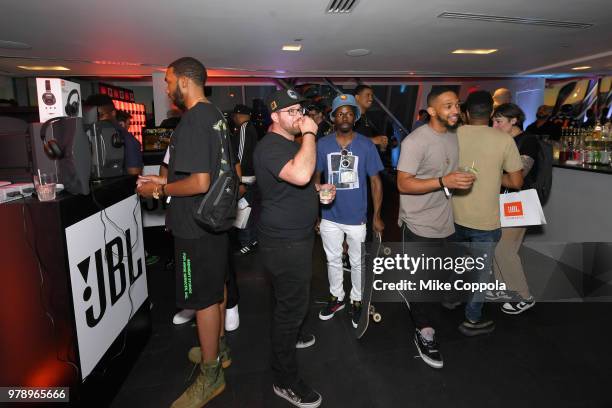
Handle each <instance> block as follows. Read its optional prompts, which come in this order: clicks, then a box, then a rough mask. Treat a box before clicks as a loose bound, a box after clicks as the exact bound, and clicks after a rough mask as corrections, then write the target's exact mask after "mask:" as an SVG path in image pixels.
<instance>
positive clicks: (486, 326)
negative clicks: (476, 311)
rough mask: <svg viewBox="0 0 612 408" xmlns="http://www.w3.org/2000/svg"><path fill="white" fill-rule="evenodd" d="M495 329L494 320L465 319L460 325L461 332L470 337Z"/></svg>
mask: <svg viewBox="0 0 612 408" xmlns="http://www.w3.org/2000/svg"><path fill="white" fill-rule="evenodd" d="M493 330H495V322H493V320H481V321H479V322H472V321H471V320H465V321H464V322H463V323H461V324H460V325H459V331H460V332H461V334H463V335H464V336H468V337H472V336H480V335H481V334H489V333H491V332H492V331H493Z"/></svg>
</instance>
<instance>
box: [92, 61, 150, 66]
mask: <svg viewBox="0 0 612 408" xmlns="http://www.w3.org/2000/svg"><path fill="white" fill-rule="evenodd" d="M92 62H93V63H94V64H98V65H128V66H141V65H142V64H141V63H140V62H127V61H100V60H97V61H92Z"/></svg>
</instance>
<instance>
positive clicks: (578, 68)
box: [572, 65, 591, 71]
mask: <svg viewBox="0 0 612 408" xmlns="http://www.w3.org/2000/svg"><path fill="white" fill-rule="evenodd" d="M590 68H591V67H590V66H588V65H585V66H582V67H574V68H572V69H573V70H574V71H582V70H585V69H590Z"/></svg>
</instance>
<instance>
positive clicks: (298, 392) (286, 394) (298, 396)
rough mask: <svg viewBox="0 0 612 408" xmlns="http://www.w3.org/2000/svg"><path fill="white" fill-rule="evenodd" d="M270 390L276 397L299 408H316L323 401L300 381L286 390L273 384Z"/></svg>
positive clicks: (319, 395)
mask: <svg viewBox="0 0 612 408" xmlns="http://www.w3.org/2000/svg"><path fill="white" fill-rule="evenodd" d="M272 389H273V390H274V393H275V394H276V395H278V396H279V397H281V398H284V399H286V400H287V401H289V402H290V403H291V404H293V405H295V406H296V407H300V408H317V407H318V406H320V405H321V402H322V401H323V398H322V397H321V394H319V393H318V392H316V391H315V390H313V389H312V388H310V387H309V386H308V385H306V384H305V383H304V381H302V380H299V381H298V382H296V383H295V384H294V385H293V386H291V387H287V388H283V387H279V386H278V385H276V384H274V385H272Z"/></svg>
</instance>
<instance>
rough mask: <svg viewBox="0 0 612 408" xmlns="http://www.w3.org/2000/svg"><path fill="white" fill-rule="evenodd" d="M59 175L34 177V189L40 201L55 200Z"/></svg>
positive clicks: (46, 174) (49, 174)
mask: <svg viewBox="0 0 612 408" xmlns="http://www.w3.org/2000/svg"><path fill="white" fill-rule="evenodd" d="M56 185H57V175H56V174H54V173H38V174H35V175H34V188H36V195H37V196H38V200H39V201H51V200H55V191H56Z"/></svg>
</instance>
